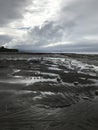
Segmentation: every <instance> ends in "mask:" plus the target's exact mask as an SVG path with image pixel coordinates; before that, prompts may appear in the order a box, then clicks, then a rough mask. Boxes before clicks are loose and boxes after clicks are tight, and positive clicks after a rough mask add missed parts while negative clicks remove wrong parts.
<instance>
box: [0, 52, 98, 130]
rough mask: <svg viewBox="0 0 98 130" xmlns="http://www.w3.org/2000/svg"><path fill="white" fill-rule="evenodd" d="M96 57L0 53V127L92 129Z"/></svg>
mask: <svg viewBox="0 0 98 130" xmlns="http://www.w3.org/2000/svg"><path fill="white" fill-rule="evenodd" d="M97 58H98V56H95V57H94V59H93V58H91V59H90V57H89V56H84V57H83V56H81V55H79V57H78V56H76V57H72V56H71V55H70V56H68V55H67V56H66V55H60V54H54V55H53V54H52V55H51V54H47V55H44V54H43V55H27V54H13V55H11V54H9V55H7V54H0V130H97V129H98V97H97V95H98V64H97ZM86 61H87V62H86Z"/></svg>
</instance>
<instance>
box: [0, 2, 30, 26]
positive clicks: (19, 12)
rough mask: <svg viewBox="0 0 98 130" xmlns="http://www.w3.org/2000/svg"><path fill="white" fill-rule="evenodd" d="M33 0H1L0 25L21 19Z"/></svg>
mask: <svg viewBox="0 0 98 130" xmlns="http://www.w3.org/2000/svg"><path fill="white" fill-rule="evenodd" d="M30 2H31V0H30V1H29V0H0V26H3V25H5V24H8V23H10V22H13V21H15V20H17V19H21V18H22V17H23V14H24V12H25V8H26V7H27V6H28V5H29V4H30Z"/></svg>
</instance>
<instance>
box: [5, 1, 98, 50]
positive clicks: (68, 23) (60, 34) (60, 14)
mask: <svg viewBox="0 0 98 130" xmlns="http://www.w3.org/2000/svg"><path fill="white" fill-rule="evenodd" d="M59 2H60V3H59V4H57V3H58V2H57V0H54V2H52V1H51V0H48V1H46V0H43V1H42V2H38V0H35V3H33V4H34V6H33V7H32V8H27V12H28V13H29V15H28V16H27V17H26V18H30V19H28V20H27V21H26V19H24V23H25V25H29V26H28V27H21V28H20V29H22V30H26V31H27V34H26V35H25V36H23V37H22V38H21V39H20V38H19V39H13V40H12V41H11V42H9V43H8V44H6V45H7V46H8V47H17V48H20V49H24V50H26V49H27V50H32V51H34V50H36V51H46V52H47V51H49V52H50V51H59V52H62V51H63V52H64V51H65V52H68V51H70V52H73V51H74V52H75V51H76V52H79V51H88V52H89V51H91V52H92V51H97V50H98V49H96V48H98V25H97V23H98V1H97V0H86V1H85V0H66V1H65V0H60V1H59ZM55 3H56V6H57V9H56V6H54V5H55ZM24 7H25V6H23V8H24ZM34 7H35V8H34ZM42 7H44V8H42ZM46 7H47V8H46ZM48 7H49V8H48ZM54 7H55V8H54ZM20 14H21V13H20ZM16 16H17V15H16ZM32 17H33V19H34V18H35V19H34V23H33V19H32ZM18 18H19V17H18ZM30 20H31V22H30ZM36 21H37V22H36Z"/></svg>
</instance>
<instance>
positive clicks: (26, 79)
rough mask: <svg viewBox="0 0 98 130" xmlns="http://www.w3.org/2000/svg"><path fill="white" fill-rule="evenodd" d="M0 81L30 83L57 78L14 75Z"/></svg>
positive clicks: (52, 80)
mask: <svg viewBox="0 0 98 130" xmlns="http://www.w3.org/2000/svg"><path fill="white" fill-rule="evenodd" d="M0 82H1V83H9V84H26V85H27V86H28V85H31V84H34V83H37V82H57V79H56V78H54V79H50V78H48V79H44V78H42V77H29V78H25V77H22V76H21V78H20V76H15V77H14V78H11V79H6V80H0Z"/></svg>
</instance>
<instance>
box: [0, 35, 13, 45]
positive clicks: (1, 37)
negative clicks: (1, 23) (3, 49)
mask: <svg viewBox="0 0 98 130" xmlns="http://www.w3.org/2000/svg"><path fill="white" fill-rule="evenodd" d="M12 39H13V38H12V37H11V36H8V35H0V46H1V45H3V44H4V43H8V42H10V41H11V40H12Z"/></svg>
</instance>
